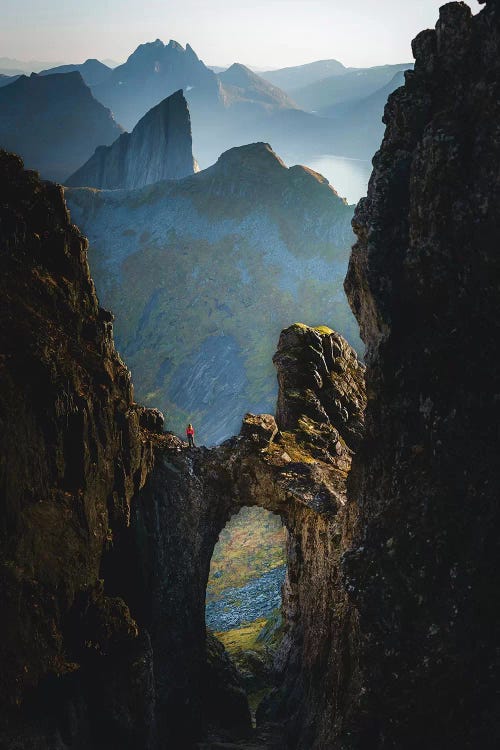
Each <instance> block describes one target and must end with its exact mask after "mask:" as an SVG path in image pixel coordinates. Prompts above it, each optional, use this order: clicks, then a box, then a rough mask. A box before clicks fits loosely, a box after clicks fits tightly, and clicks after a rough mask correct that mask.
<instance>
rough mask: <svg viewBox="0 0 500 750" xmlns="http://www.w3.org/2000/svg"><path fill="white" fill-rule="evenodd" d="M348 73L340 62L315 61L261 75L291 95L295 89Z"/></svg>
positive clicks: (269, 71)
mask: <svg viewBox="0 0 500 750" xmlns="http://www.w3.org/2000/svg"><path fill="white" fill-rule="evenodd" d="M347 71H348V68H346V67H345V65H343V64H342V63H341V62H339V61H338V60H333V59H332V60H315V61H314V62H311V63H306V64H305V65H294V66H292V67H289V68H279V69H278V70H266V71H265V72H263V73H261V76H262V78H265V79H266V81H269V82H270V83H273V84H274V85H275V86H279V88H281V89H283V91H286V92H287V93H288V94H291V92H293V91H295V89H299V88H302V87H303V86H308V85H309V84H311V83H315V82H316V81H321V80H323V79H324V78H329V77H331V76H341V75H344V74H345V73H347ZM292 97H293V94H292Z"/></svg>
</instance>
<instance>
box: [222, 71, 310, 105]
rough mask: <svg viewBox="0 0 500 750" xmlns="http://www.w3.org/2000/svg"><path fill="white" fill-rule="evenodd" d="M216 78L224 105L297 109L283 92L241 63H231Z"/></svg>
mask: <svg viewBox="0 0 500 750" xmlns="http://www.w3.org/2000/svg"><path fill="white" fill-rule="evenodd" d="M218 78H219V81H221V82H222V85H223V90H224V94H223V96H224V103H225V104H226V105H228V104H229V105H230V104H235V103H236V102H252V103H261V104H262V106H263V107H268V108H271V109H276V108H277V109H297V105H296V104H295V102H294V101H292V99H291V98H290V97H289V96H288V95H287V94H286V93H285V92H284V91H282V90H281V89H279V88H277V87H276V86H273V85H272V84H271V83H269V82H268V81H265V80H264V78H262V77H261V76H258V75H257V74H256V73H254V72H253V71H252V70H250V68H247V67H246V66H245V65H241V63H233V65H231V66H230V67H229V68H228V69H227V70H225V71H224V72H222V73H219V75H218Z"/></svg>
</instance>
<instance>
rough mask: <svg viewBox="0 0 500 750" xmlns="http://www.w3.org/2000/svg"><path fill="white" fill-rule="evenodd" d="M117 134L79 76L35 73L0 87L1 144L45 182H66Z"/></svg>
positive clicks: (113, 123)
mask: <svg viewBox="0 0 500 750" xmlns="http://www.w3.org/2000/svg"><path fill="white" fill-rule="evenodd" d="M121 132H122V129H121V128H120V126H119V125H118V124H117V123H116V122H115V120H113V117H112V115H111V112H110V111H109V110H108V109H106V108H105V107H103V106H102V104H100V103H99V102H97V101H96V100H95V99H94V97H93V96H92V94H91V92H90V89H89V88H88V87H87V86H86V85H85V83H84V81H83V79H82V77H81V75H80V74H79V73H65V74H55V75H50V76H40V75H36V74H35V73H34V74H32V75H31V76H30V77H29V78H27V77H26V76H21V77H20V78H18V79H17V80H16V81H14V83H11V84H9V85H7V86H4V87H2V88H1V89H0V146H2V147H3V148H5V149H9V150H11V151H15V152H16V153H18V154H20V156H22V157H23V160H24V162H25V164H26V167H27V168H28V169H37V170H39V171H40V172H41V174H42V176H43V177H44V178H47V179H53V180H57V181H62V180H64V179H65V178H66V177H67V176H68V175H69V174H71V173H72V172H74V171H75V169H77V168H78V167H79V166H80V165H81V164H83V163H84V162H85V161H87V159H88V158H89V156H90V155H91V154H92V153H93V152H94V151H95V149H96V148H97V146H100V145H102V144H104V145H109V144H111V143H113V141H114V140H116V138H117V137H118V136H119V135H120V133H121Z"/></svg>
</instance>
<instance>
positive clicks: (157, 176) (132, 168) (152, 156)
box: [65, 91, 195, 190]
mask: <svg viewBox="0 0 500 750" xmlns="http://www.w3.org/2000/svg"><path fill="white" fill-rule="evenodd" d="M194 172H195V161H194V159H193V151H192V138H191V118H190V116H189V110H188V107H187V102H186V100H185V99H184V96H183V94H182V91H177V92H176V93H175V94H172V95H171V96H169V97H167V98H166V99H164V100H163V101H162V102H160V104H157V106H156V107H153V108H152V109H150V110H149V112H147V114H145V115H144V117H143V118H142V119H141V120H139V122H138V123H137V125H136V126H135V128H134V129H133V130H132V132H131V133H123V134H122V135H121V136H120V137H119V138H118V139H117V140H116V141H115V142H114V143H113V144H112V145H111V146H100V147H99V148H98V149H97V150H96V152H95V154H94V155H93V156H91V157H90V159H89V160H88V161H87V162H86V163H85V164H84V165H83V166H82V167H80V169H78V170H77V171H76V172H75V173H74V174H72V175H71V176H70V177H69V178H68V179H67V180H66V181H65V184H66V185H68V186H70V187H81V186H86V187H94V188H103V189H106V190H117V189H124V190H134V189H135V188H141V187H144V186H145V185H150V184H152V183H154V182H160V181H161V180H170V179H176V180H177V179H180V178H181V177H187V176H188V175H192V174H194Z"/></svg>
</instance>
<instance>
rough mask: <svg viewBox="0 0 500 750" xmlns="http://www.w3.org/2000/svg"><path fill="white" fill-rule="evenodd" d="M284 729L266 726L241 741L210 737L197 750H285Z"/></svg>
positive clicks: (276, 726)
mask: <svg viewBox="0 0 500 750" xmlns="http://www.w3.org/2000/svg"><path fill="white" fill-rule="evenodd" d="M285 748H286V744H285V738H284V732H283V727H281V726H278V725H274V724H272V725H265V726H263V727H261V728H260V729H257V730H255V733H254V734H253V736H252V737H248V738H245V739H239V740H230V739H228V738H217V737H210V738H207V740H205V741H204V742H201V743H200V744H199V745H197V746H196V750H285Z"/></svg>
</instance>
